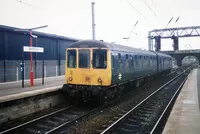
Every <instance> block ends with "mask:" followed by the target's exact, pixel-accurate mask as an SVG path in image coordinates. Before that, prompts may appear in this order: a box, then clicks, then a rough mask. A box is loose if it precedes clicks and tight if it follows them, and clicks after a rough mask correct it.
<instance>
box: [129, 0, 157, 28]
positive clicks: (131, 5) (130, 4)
mask: <svg viewBox="0 0 200 134" xmlns="http://www.w3.org/2000/svg"><path fill="white" fill-rule="evenodd" d="M126 2H127V3H128V5H129V6H130V7H131V8H132V9H134V10H135V11H136V12H137V13H138V14H140V15H141V16H142V17H143V18H144V19H146V21H148V22H150V23H151V24H152V26H153V27H154V28H155V27H156V26H155V25H154V24H153V23H152V21H151V20H150V19H148V18H147V17H146V16H145V15H144V14H143V13H142V12H140V11H139V10H138V9H137V8H135V7H134V6H133V4H132V3H131V2H130V1H129V0H126Z"/></svg>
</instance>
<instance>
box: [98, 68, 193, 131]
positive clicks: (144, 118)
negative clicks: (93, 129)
mask: <svg viewBox="0 0 200 134" xmlns="http://www.w3.org/2000/svg"><path fill="white" fill-rule="evenodd" d="M189 69H190V68H188V69H185V70H184V71H183V73H181V74H180V75H178V76H176V77H175V78H173V79H171V80H170V81H169V82H167V83H166V84H165V85H163V86H162V87H160V88H159V89H157V90H156V91H155V92H153V93H152V94H150V95H149V96H148V97H146V98H145V99H144V100H143V101H141V102H140V103H138V104H137V105H136V106H134V107H133V106H132V108H131V105H130V107H129V108H126V109H124V110H121V111H122V113H120V114H119V116H116V117H115V118H113V120H110V123H111V125H107V128H106V129H104V130H101V131H98V132H100V133H101V134H107V133H113V134H129V133H130V134H132V133H138V134H140V133H141V134H143V133H148V134H149V133H151V134H152V133H158V128H159V127H161V124H163V122H161V120H162V119H163V116H164V115H165V114H166V111H167V110H168V109H169V108H170V106H171V104H173V102H174V99H175V98H176V96H177V94H178V92H179V91H180V89H181V87H182V85H183V84H184V82H185V80H186V78H187V75H188V74H189V73H188V71H189ZM128 109H129V110H128ZM159 131H160V130H159ZM159 133H161V132H159Z"/></svg>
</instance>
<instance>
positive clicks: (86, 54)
mask: <svg viewBox="0 0 200 134" xmlns="http://www.w3.org/2000/svg"><path fill="white" fill-rule="evenodd" d="M78 57H79V61H78V64H79V68H90V50H86V49H82V50H79V51H78Z"/></svg>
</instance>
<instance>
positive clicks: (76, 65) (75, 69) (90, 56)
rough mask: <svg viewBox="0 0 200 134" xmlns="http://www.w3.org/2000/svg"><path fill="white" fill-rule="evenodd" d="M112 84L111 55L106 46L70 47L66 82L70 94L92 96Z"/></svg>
mask: <svg viewBox="0 0 200 134" xmlns="http://www.w3.org/2000/svg"><path fill="white" fill-rule="evenodd" d="M110 85H111V56H110V51H109V50H108V49H106V48H68V49H67V50H66V68H65V84H64V86H63V89H64V90H65V91H66V92H67V93H68V95H70V96H72V97H74V96H77V95H78V96H79V97H80V96H84V97H85V96H88V95H89V96H91V95H94V94H98V93H99V92H100V90H101V89H102V88H106V87H108V86H110Z"/></svg>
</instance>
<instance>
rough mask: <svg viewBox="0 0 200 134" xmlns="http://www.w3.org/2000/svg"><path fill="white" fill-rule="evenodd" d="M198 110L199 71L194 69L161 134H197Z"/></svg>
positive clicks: (199, 96) (199, 118)
mask: <svg viewBox="0 0 200 134" xmlns="http://www.w3.org/2000/svg"><path fill="white" fill-rule="evenodd" d="M199 108H200V69H194V70H193V71H192V72H191V73H190V74H189V76H188V79H187V80H186V82H185V84H184V86H183V88H182V89H181V92H180V94H179V96H178V97H177V99H176V102H175V104H174V106H173V108H172V111H171V113H170V116H169V118H168V120H167V123H166V125H165V128H164V130H163V134H199V133H200V109H199Z"/></svg>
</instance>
